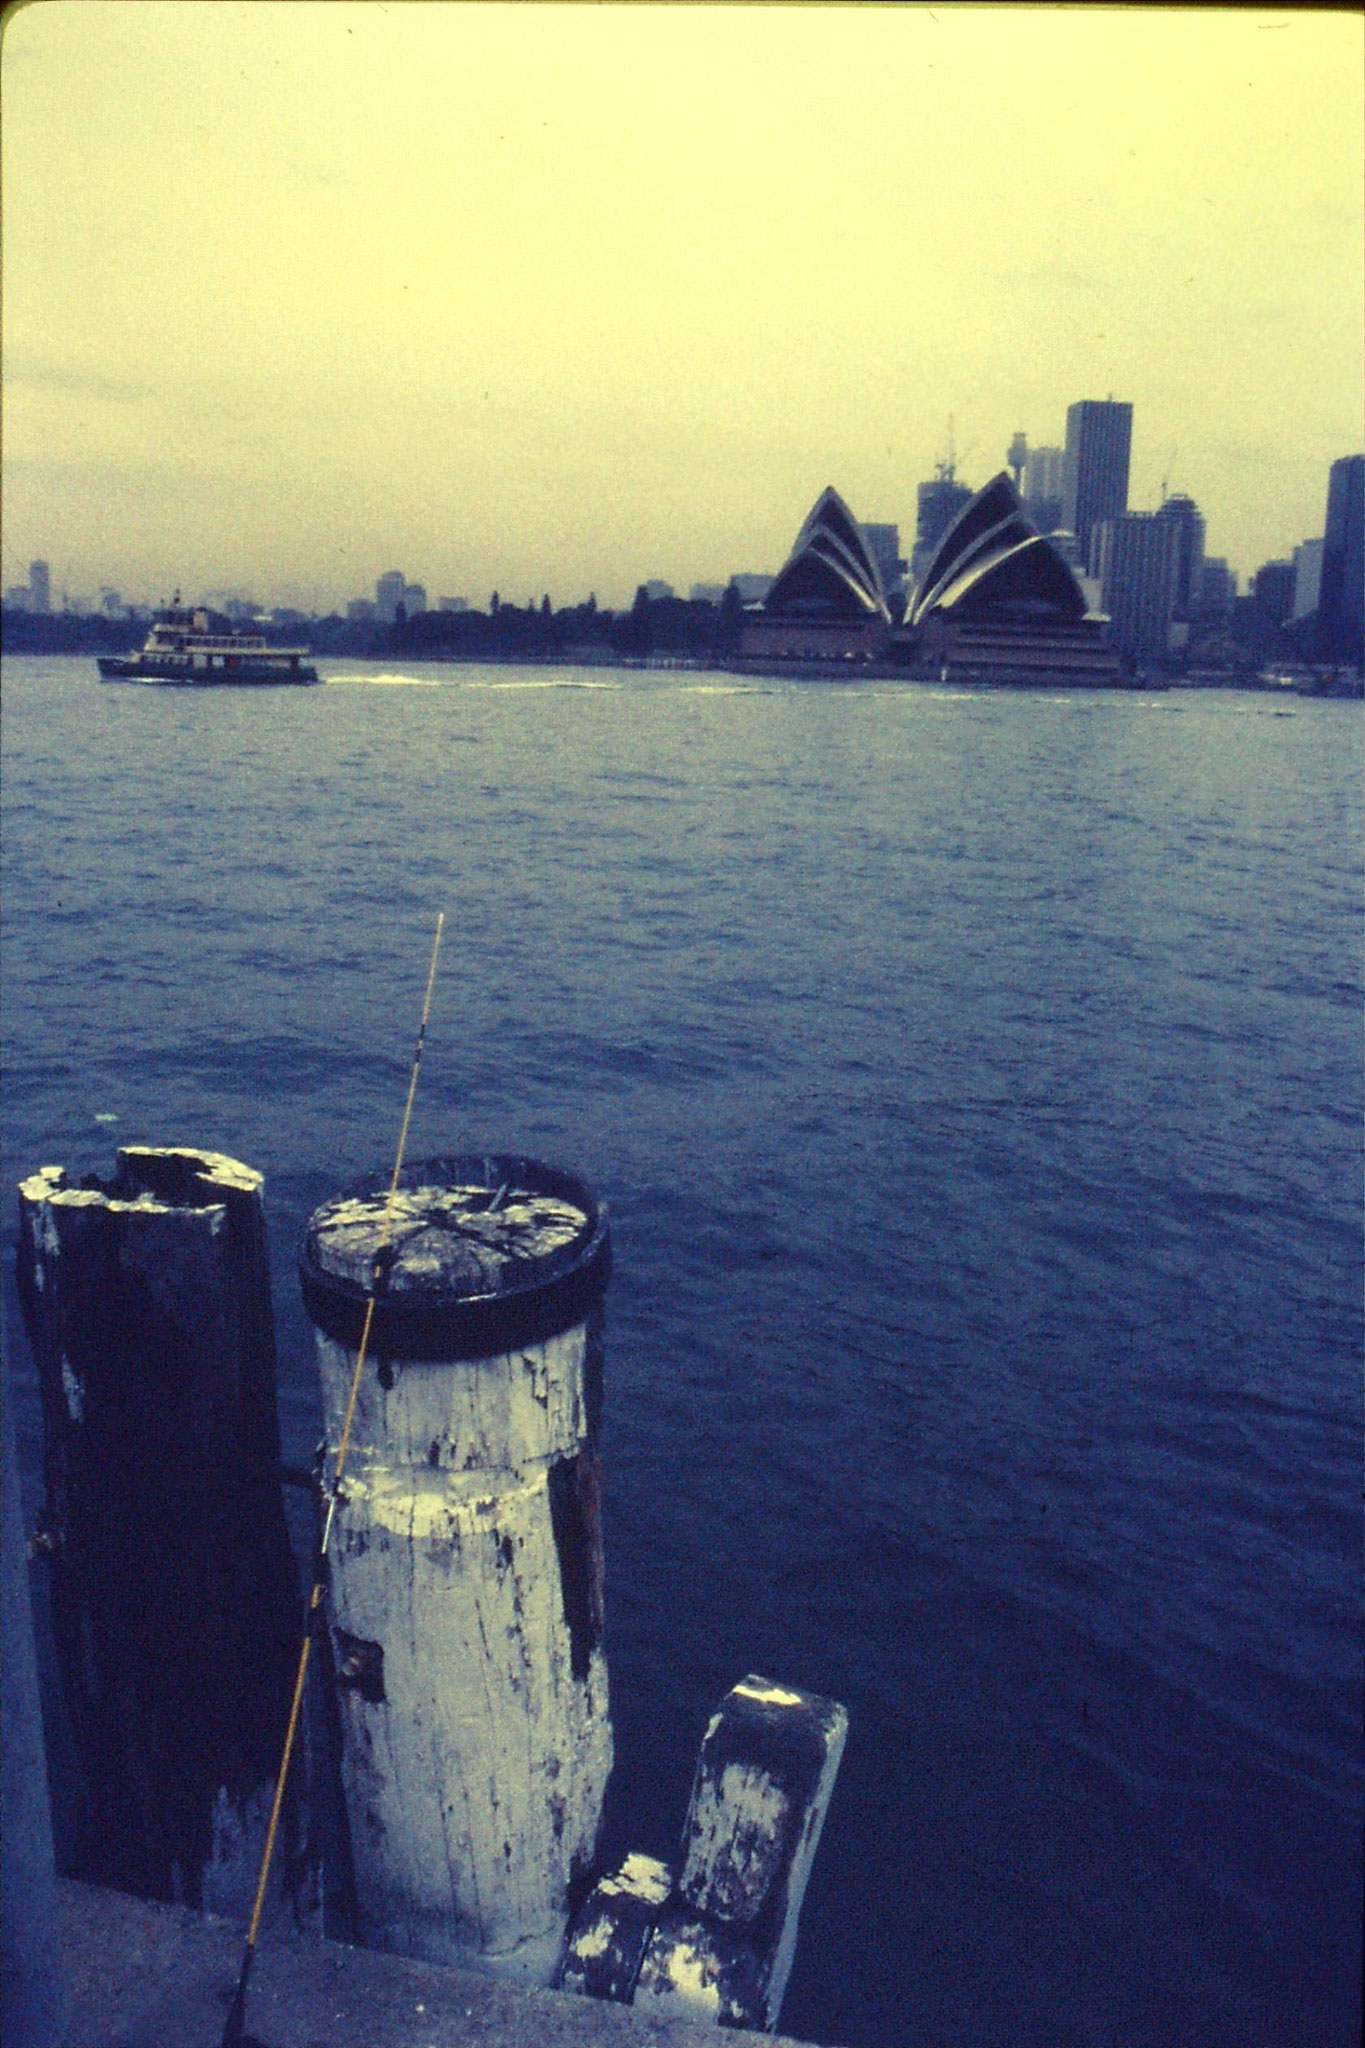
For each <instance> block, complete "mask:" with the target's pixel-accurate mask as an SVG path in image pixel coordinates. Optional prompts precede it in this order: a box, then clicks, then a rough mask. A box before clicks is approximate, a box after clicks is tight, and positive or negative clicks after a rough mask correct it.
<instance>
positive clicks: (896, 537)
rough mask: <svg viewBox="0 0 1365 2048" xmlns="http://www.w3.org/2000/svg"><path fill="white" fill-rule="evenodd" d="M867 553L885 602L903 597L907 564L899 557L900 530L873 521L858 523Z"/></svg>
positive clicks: (897, 527)
mask: <svg viewBox="0 0 1365 2048" xmlns="http://www.w3.org/2000/svg"><path fill="white" fill-rule="evenodd" d="M859 524H860V525H861V527H862V534H863V539H864V540H865V541H866V542H867V551H868V553H869V554H870V555H871V557H872V559H873V561H874V562H875V563H876V564H877V574H878V575H879V576H880V577H881V579H882V594H883V596H884V597H885V598H886V600H887V602H888V603H890V601H891V600H892V599H893V598H901V597H904V595H905V572H906V570H907V569H908V568H909V566H910V565H909V563H908V562H907V561H905V560H904V558H903V557H902V555H901V530H900V528H899V526H888V525H884V524H879V523H878V522H877V521H875V520H874V521H873V522H872V523H871V524H870V525H869V524H868V523H867V521H865V520H862V521H860V522H859Z"/></svg>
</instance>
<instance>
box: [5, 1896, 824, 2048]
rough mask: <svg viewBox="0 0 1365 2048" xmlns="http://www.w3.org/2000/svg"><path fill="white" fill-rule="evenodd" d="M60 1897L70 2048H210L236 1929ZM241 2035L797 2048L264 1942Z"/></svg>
mask: <svg viewBox="0 0 1365 2048" xmlns="http://www.w3.org/2000/svg"><path fill="white" fill-rule="evenodd" d="M58 1892H59V1912H60V1921H61V1934H62V1948H63V1951H64V1956H65V1963H66V1980H67V1992H68V1997H69V2009H70V2023H69V2039H70V2040H71V2041H72V2042H73V2043H78V2044H79V2048H219V2044H220V2042H221V2040H222V2036H223V2023H224V2020H225V2019H226V2016H227V2009H228V2004H229V2001H230V2000H231V1997H232V1993H233V1990H234V1987H235V1985H236V1982H237V1973H238V1969H239V1967H240V1964H241V1958H242V1939H243V1937H242V1933H241V1930H240V1929H239V1928H238V1927H236V1926H235V1925H234V1924H233V1923H232V1922H231V1921H228V1920H220V1919H217V1918H215V1917H214V1916H213V1915H211V1914H207V1913H196V1912H194V1911H192V1910H191V1909H190V1908H189V1907H186V1906H165V1905H158V1904H155V1903H153V1902H152V1901H150V1900H146V1899H135V1898H133V1897H131V1896H130V1895H129V1894H128V1893H126V1892H116V1891H108V1890H105V1889H104V1888H102V1887H100V1886H96V1885H88V1884H79V1883H77V1882H75V1881H74V1880H72V1879H69V1878H68V1879H63V1880H62V1881H61V1882H60V1883H59V1886H58ZM246 2031H247V2032H248V2034H250V2035H252V2036H254V2037H255V2038H256V2039H257V2040H258V2041H261V2042H263V2043H265V2044H266V2048H585V2044H586V2048H593V2044H598V2048H728V2044H729V2043H732V2042H733V2043H734V2044H735V2048H801V2044H800V2043H797V2042H794V2041H792V2040H791V2039H790V2037H788V2036H786V2035H775V2034H756V2033H751V2032H749V2031H748V2030H746V2029H743V2028H728V2027H720V2028H718V2027H715V2026H711V2025H708V2024H706V2023H703V2022H695V2021H691V2020H678V2019H653V2018H650V2017H648V2016H646V2014H644V2013H643V2012H637V2011H635V2010H634V2008H633V2007H630V2006H623V2005H612V2004H610V2003H608V2002H606V2001H604V2000H600V1999H595V1998H579V1997H575V1996H572V1995H570V1994H568V1993H565V1992H558V1991H538V1990H522V1989H520V1988H519V1987H516V1986H514V1985H510V1984H506V1983H502V1982H500V1981H498V1980H496V1979H494V1978H491V1977H481V1976H476V1975H475V1974H474V1973H473V1972H472V1971H468V1970H458V1969H452V1968H450V1967H448V1966H447V1965H444V1964H439V1963H424V1962H417V1961H411V1960H409V1959H408V1958H407V1957H405V1956H395V1955H386V1954H383V1953H381V1952H380V1951H379V1950H377V1949H360V1948H347V1947H343V1946H342V1945H341V1944H340V1943H339V1942H324V1941H318V1940H317V1939H316V1938H314V1939H306V1938H300V1939H299V1940H297V1941H292V1940H290V1941H282V1940H273V1941H268V1940H267V1939H265V1938H264V1937H263V1938H262V1941H261V1945H260V1947H259V1949H258V1950H257V1953H256V1962H255V1967H254V1969H253V1971H252V1976H251V1987H250V1992H249V1995H248V1999H247V2012H246ZM16 2048H22V2044H16Z"/></svg>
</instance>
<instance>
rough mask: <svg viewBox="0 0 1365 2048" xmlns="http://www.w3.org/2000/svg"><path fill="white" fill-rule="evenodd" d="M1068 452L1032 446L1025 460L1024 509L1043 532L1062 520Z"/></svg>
mask: <svg viewBox="0 0 1365 2048" xmlns="http://www.w3.org/2000/svg"><path fill="white" fill-rule="evenodd" d="M1065 474H1066V456H1065V453H1064V452H1063V450H1062V449H1060V448H1030V449H1029V451H1028V455H1027V456H1026V458H1025V461H1024V493H1023V496H1024V510H1025V511H1026V512H1027V513H1028V516H1029V518H1030V519H1031V520H1032V521H1033V523H1034V525H1035V526H1036V527H1037V529H1038V531H1039V533H1055V532H1056V531H1057V529H1058V527H1059V526H1060V525H1061V523H1062V500H1063V497H1064V495H1065V490H1064V482H1065Z"/></svg>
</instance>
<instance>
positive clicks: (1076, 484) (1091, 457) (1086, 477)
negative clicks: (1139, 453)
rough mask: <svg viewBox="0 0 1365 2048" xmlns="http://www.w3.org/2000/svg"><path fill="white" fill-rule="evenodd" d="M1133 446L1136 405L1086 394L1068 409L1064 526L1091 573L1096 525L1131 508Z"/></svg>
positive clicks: (1063, 497)
mask: <svg viewBox="0 0 1365 2048" xmlns="http://www.w3.org/2000/svg"><path fill="white" fill-rule="evenodd" d="M1132 446H1133V408H1132V406H1131V405H1129V404H1128V403H1127V401H1126V400H1121V399H1120V400H1115V399H1112V398H1082V399H1078V400H1077V402H1076V404H1075V405H1069V406H1068V407H1067V409H1066V461H1065V471H1064V476H1063V487H1062V524H1063V526H1065V527H1066V528H1067V530H1068V531H1069V532H1071V533H1074V534H1075V536H1076V539H1077V541H1078V542H1079V543H1080V548H1081V554H1082V556H1083V557H1084V558H1085V560H1086V561H1087V562H1088V563H1089V564H1090V566H1091V569H1092V573H1093V571H1094V568H1095V566H1096V564H1095V562H1094V560H1093V558H1092V550H1091V544H1090V543H1091V535H1092V533H1093V531H1094V529H1095V527H1096V526H1097V525H1098V524H1099V523H1100V521H1101V520H1102V519H1119V518H1121V517H1122V516H1123V514H1124V513H1125V512H1126V511H1127V509H1128V460H1129V457H1130V455H1131V453H1132Z"/></svg>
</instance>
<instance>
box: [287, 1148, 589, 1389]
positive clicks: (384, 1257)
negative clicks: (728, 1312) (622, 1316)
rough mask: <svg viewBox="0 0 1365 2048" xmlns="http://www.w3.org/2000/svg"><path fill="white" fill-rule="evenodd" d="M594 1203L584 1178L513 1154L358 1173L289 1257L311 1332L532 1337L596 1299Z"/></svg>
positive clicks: (436, 1351)
mask: <svg viewBox="0 0 1365 2048" xmlns="http://www.w3.org/2000/svg"><path fill="white" fill-rule="evenodd" d="M609 1261H610V1243H609V1238H608V1233H607V1217H606V1209H605V1207H604V1205H603V1204H601V1203H600V1202H599V1201H598V1200H597V1197H596V1196H595V1195H594V1193H593V1192H592V1190H591V1188H589V1187H588V1186H587V1185H586V1183H585V1182H583V1181H580V1180H578V1179H576V1178H575V1176H574V1175H572V1174H569V1173H564V1172H562V1171H561V1170H560V1169H559V1168H557V1167H553V1166H546V1165H545V1164H543V1162H541V1161H540V1160H537V1159H527V1158H524V1157H522V1156H521V1155H519V1154H510V1153H496V1154H492V1155H487V1154H472V1153H467V1154H461V1155H459V1156H457V1157H454V1158H445V1159H428V1160H424V1161H422V1162H421V1163H420V1164H417V1165H413V1166H409V1167H406V1168H405V1169H404V1171H403V1172H402V1174H401V1175H400V1176H399V1180H398V1186H397V1189H396V1190H395V1193H394V1196H393V1200H392V1202H390V1199H389V1176H388V1175H387V1174H385V1173H382V1172H381V1173H376V1174H373V1175H370V1176H367V1177H366V1178H365V1179H364V1180H361V1181H357V1182H356V1183H355V1184H354V1185H353V1186H351V1187H349V1188H347V1189H345V1190H344V1191H343V1192H342V1193H341V1194H340V1195H338V1196H336V1197H335V1198H334V1199H333V1200H332V1201H330V1202H324V1203H323V1204H322V1207H321V1208H319V1209H316V1210H314V1212H313V1215H312V1217H311V1218H310V1220H309V1224H308V1230H307V1235H306V1236H305V1238H304V1244H303V1251H302V1254H301V1256H300V1260H299V1272H300V1279H301V1281H302V1285H303V1298H304V1304H305V1306H306V1307H307V1310H308V1313H309V1315H310V1316H311V1317H312V1319H313V1322H314V1323H315V1324H316V1326H317V1327H318V1329H320V1330H322V1331H323V1332H324V1333H325V1334H326V1335H327V1336H329V1337H333V1338H336V1339H337V1340H338V1341H339V1342H341V1343H344V1344H347V1345H349V1346H351V1347H352V1348H354V1347H355V1346H357V1345H358V1344H359V1342H360V1335H361V1331H362V1329H363V1327H364V1321H365V1313H366V1305H367V1303H368V1302H369V1301H370V1299H371V1297H373V1300H374V1312H373V1317H372V1320H371V1328H370V1343H371V1346H372V1348H373V1349H374V1350H376V1351H379V1352H384V1353H386V1354H388V1355H389V1356H392V1357H404V1358H435V1359H441V1358H444V1359H456V1358H479V1357H493V1356H496V1355H498V1354H499V1353H501V1352H504V1351H507V1350H511V1349H513V1348H515V1347H516V1346H518V1345H521V1344H528V1343H540V1342H544V1340H545V1339H546V1338H548V1337H551V1336H554V1335H556V1334H557V1333H558V1332H559V1331H561V1330H566V1329H568V1328H570V1327H571V1325H572V1324H574V1323H575V1322H579V1321H581V1320H582V1319H583V1317H584V1316H585V1315H586V1314H587V1313H588V1311H589V1310H590V1309H591V1308H593V1307H594V1306H595V1305H596V1303H597V1302H598V1301H599V1300H600V1299H601V1296H602V1293H603V1290H604V1289H605V1287H606V1283H607V1274H608V1267H609Z"/></svg>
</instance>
